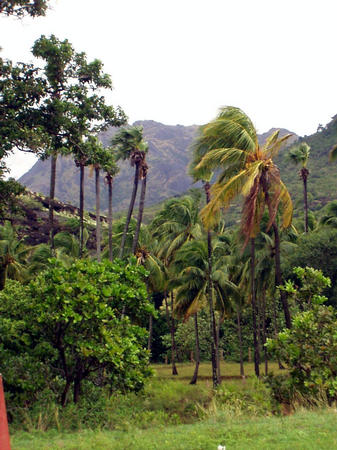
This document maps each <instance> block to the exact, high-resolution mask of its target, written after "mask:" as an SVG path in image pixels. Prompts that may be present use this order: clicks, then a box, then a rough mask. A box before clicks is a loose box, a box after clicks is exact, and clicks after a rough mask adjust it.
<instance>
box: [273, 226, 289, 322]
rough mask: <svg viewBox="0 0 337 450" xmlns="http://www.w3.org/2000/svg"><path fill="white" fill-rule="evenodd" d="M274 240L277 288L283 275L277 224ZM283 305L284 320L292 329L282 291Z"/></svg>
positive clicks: (286, 301)
mask: <svg viewBox="0 0 337 450" xmlns="http://www.w3.org/2000/svg"><path fill="white" fill-rule="evenodd" d="M272 227H273V231H274V238H275V241H274V243H275V283H276V286H281V284H282V274H281V260H280V236H279V232H278V226H277V225H276V223H275V222H273V223H272ZM280 297H281V303H282V307H283V312H284V319H285V323H286V327H287V328H291V317H290V310H289V304H288V300H287V295H286V293H285V292H284V291H281V290H280Z"/></svg>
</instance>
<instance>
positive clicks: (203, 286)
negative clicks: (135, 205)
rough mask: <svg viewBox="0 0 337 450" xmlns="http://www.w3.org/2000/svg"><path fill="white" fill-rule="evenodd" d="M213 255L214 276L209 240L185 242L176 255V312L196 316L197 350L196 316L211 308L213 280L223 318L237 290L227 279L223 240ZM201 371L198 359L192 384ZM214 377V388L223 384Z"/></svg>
mask: <svg viewBox="0 0 337 450" xmlns="http://www.w3.org/2000/svg"><path fill="white" fill-rule="evenodd" d="M214 254H215V258H216V262H215V264H213V265H212V272H211V273H210V267H209V258H208V242H207V239H195V240H191V241H188V242H186V243H185V244H184V245H183V246H182V247H181V248H180V249H179V251H177V253H176V256H175V259H174V262H173V273H174V274H175V276H174V281H173V283H172V285H173V286H175V287H177V291H176V304H175V309H174V311H175V312H176V313H177V314H178V315H179V316H184V320H187V319H188V318H189V317H190V316H191V315H195V317H194V319H195V327H196V328H195V336H196V348H197V347H198V344H197V342H198V329H197V316H196V314H197V312H198V311H199V310H200V309H201V308H204V307H206V305H208V299H209V279H210V278H211V280H212V284H211V286H212V298H214V299H215V301H216V305H217V309H218V310H219V311H220V316H222V317H223V315H224V313H225V312H228V311H229V310H230V309H231V304H230V301H229V295H230V294H229V292H230V293H233V292H234V291H235V290H236V286H235V285H234V283H232V282H231V281H230V280H229V279H228V276H227V271H226V267H225V265H224V257H225V256H226V254H227V246H226V245H224V243H223V242H221V241H220V240H217V241H215V243H214ZM217 344H218V340H217ZM217 353H218V352H217ZM216 362H218V361H216ZM198 367H199V361H198V358H196V368H195V372H194V375H193V378H192V380H191V384H195V383H196V380H197V375H198ZM215 375H216V376H214V374H213V372H212V378H213V384H214V385H215V386H216V385H217V384H218V383H220V374H218V373H217V372H216V374H215Z"/></svg>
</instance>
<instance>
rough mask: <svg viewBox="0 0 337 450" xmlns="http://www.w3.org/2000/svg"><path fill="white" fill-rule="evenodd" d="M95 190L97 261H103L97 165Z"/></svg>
mask: <svg viewBox="0 0 337 450" xmlns="http://www.w3.org/2000/svg"><path fill="white" fill-rule="evenodd" d="M95 190H96V254H97V261H98V262H101V199H100V194H101V192H100V184H99V168H98V167H95Z"/></svg>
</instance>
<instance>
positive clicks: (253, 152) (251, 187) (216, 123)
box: [196, 106, 293, 245]
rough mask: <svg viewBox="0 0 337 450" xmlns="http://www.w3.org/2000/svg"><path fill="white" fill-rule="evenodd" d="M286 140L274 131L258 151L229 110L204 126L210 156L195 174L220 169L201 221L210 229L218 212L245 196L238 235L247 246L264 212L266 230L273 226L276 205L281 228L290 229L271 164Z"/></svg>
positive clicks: (252, 133)
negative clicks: (267, 215) (266, 213)
mask: <svg viewBox="0 0 337 450" xmlns="http://www.w3.org/2000/svg"><path fill="white" fill-rule="evenodd" d="M290 136H291V134H287V135H285V136H283V137H280V136H279V130H277V131H275V132H274V133H272V134H271V135H270V136H269V137H268V139H267V140H266V142H265V144H264V145H262V146H261V145H260V144H259V142H258V137H257V132H256V129H255V127H254V125H253V123H252V122H251V120H250V119H249V117H248V116H247V115H246V114H245V113H244V112H243V111H242V110H241V109H239V108H236V107H232V106H228V107H224V108H222V109H221V111H220V113H219V115H218V116H217V118H216V119H215V120H213V121H212V122H210V123H209V124H208V125H205V126H204V127H203V135H202V136H201V137H200V139H201V140H202V141H203V142H204V144H205V147H206V146H208V151H207V153H205V156H204V157H203V158H202V160H201V162H200V163H199V164H198V165H197V166H196V169H197V170H201V169H203V168H207V169H208V170H211V169H214V168H217V169H220V173H219V176H218V179H217V182H216V183H215V184H214V185H213V187H212V189H211V195H212V199H211V202H210V203H209V204H208V205H207V206H206V207H205V208H204V209H203V211H202V219H203V222H204V224H205V225H206V226H207V227H208V228H211V227H213V226H214V225H215V224H216V223H217V221H218V213H219V211H220V209H221V208H224V209H226V208H228V207H229V206H230V204H231V202H232V200H234V198H236V197H237V196H238V195H243V197H244V206H243V220H242V232H243V234H244V236H245V238H246V239H245V245H246V244H247V242H248V240H249V238H254V237H256V236H257V234H258V232H259V229H260V228H259V227H260V221H261V218H262V215H263V212H264V210H265V208H266V207H267V208H268V211H269V224H268V226H269V227H270V226H271V224H272V223H273V222H274V221H275V218H276V214H277V211H278V207H279V206H281V208H282V225H283V227H284V228H287V227H288V226H289V225H290V224H291V220H292V212H293V207H292V201H291V198H290V195H289V192H288V190H287V188H286V187H285V185H284V184H283V183H282V180H281V177H280V172H279V169H278V167H277V166H276V164H275V163H274V162H273V158H274V157H275V156H276V155H277V153H278V151H279V149H280V147H281V146H282V144H284V143H285V142H286V141H287V140H288V139H289V137H290Z"/></svg>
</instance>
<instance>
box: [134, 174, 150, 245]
mask: <svg viewBox="0 0 337 450" xmlns="http://www.w3.org/2000/svg"><path fill="white" fill-rule="evenodd" d="M146 178H147V177H146V175H145V176H144V178H143V180H142V189H141V191H140V199H139V210H138V219H137V226H136V232H135V235H134V238H133V242H132V253H135V252H136V249H137V245H138V238H139V232H140V226H141V224H142V220H143V212H144V204H145V194H146Z"/></svg>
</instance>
